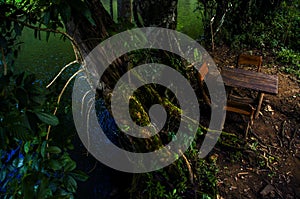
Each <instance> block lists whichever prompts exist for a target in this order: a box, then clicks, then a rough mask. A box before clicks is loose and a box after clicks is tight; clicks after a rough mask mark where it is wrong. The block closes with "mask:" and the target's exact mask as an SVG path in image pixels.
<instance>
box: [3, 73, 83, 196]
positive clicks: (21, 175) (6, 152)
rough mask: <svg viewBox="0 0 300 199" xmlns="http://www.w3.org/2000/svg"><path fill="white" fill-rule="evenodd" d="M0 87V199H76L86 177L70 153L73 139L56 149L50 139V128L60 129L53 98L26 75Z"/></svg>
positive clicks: (5, 77) (7, 77) (10, 77)
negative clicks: (80, 182)
mask: <svg viewBox="0 0 300 199" xmlns="http://www.w3.org/2000/svg"><path fill="white" fill-rule="evenodd" d="M0 82H1V84H0V104H1V106H0V107H1V108H0V140H1V143H0V159H1V162H0V168H1V170H0V187H1V188H0V198H25V199H27V198H28V199H32V198H73V197H74V196H73V194H74V193H75V192H76V189H77V181H85V180H86V179H87V175H86V174H85V173H83V172H82V171H79V170H76V162H75V161H73V160H72V158H71V157H70V155H69V153H68V150H69V149H72V148H73V145H72V144H71V140H70V137H64V140H65V145H58V143H56V142H55V139H53V137H51V136H49V131H47V129H48V126H49V125H51V126H56V127H58V126H59V119H58V118H57V117H56V116H54V115H53V114H51V113H50V111H51V107H52V106H51V105H49V102H48V99H49V96H51V93H49V91H46V90H45V89H42V87H41V85H40V83H39V81H37V80H36V79H35V77H34V75H26V74H25V73H21V74H19V75H13V74H12V73H11V72H9V73H8V74H7V75H2V76H1V77H0Z"/></svg>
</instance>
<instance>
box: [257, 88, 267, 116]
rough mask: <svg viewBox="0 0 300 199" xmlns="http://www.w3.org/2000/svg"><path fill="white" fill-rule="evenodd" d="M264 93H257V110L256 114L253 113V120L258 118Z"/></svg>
mask: <svg viewBox="0 0 300 199" xmlns="http://www.w3.org/2000/svg"><path fill="white" fill-rule="evenodd" d="M264 95H265V94H264V93H262V92H259V94H258V105H257V108H256V112H255V119H257V118H258V116H259V112H260V109H261V104H262V102H263V99H264Z"/></svg>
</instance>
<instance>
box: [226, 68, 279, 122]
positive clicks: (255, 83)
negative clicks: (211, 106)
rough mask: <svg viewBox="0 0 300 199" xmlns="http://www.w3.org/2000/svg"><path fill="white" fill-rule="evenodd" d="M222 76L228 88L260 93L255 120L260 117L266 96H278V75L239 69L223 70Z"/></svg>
mask: <svg viewBox="0 0 300 199" xmlns="http://www.w3.org/2000/svg"><path fill="white" fill-rule="evenodd" d="M221 76H222V78H223V82H224V84H225V85H226V86H230V87H237V88H238V87H239V88H248V89H252V90H256V91H258V92H259V94H258V104H257V108H256V113H255V118H257V117H258V115H259V112H260V109H261V104H262V101H263V97H264V94H265V93H268V94H278V76H277V75H269V74H265V73H260V72H256V71H249V70H243V69H238V68H223V69H222V71H221Z"/></svg>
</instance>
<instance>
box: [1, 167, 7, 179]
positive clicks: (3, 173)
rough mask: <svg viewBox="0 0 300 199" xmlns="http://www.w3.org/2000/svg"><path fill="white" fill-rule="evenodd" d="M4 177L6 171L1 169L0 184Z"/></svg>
mask: <svg viewBox="0 0 300 199" xmlns="http://www.w3.org/2000/svg"><path fill="white" fill-rule="evenodd" d="M5 177H6V170H5V169H1V170H0V182H3V181H4V180H5Z"/></svg>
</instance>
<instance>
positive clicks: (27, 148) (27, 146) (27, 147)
mask: <svg viewBox="0 0 300 199" xmlns="http://www.w3.org/2000/svg"><path fill="white" fill-rule="evenodd" d="M30 144H31V142H25V144H24V152H25V153H26V154H27V153H28V152H29V150H30Z"/></svg>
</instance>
